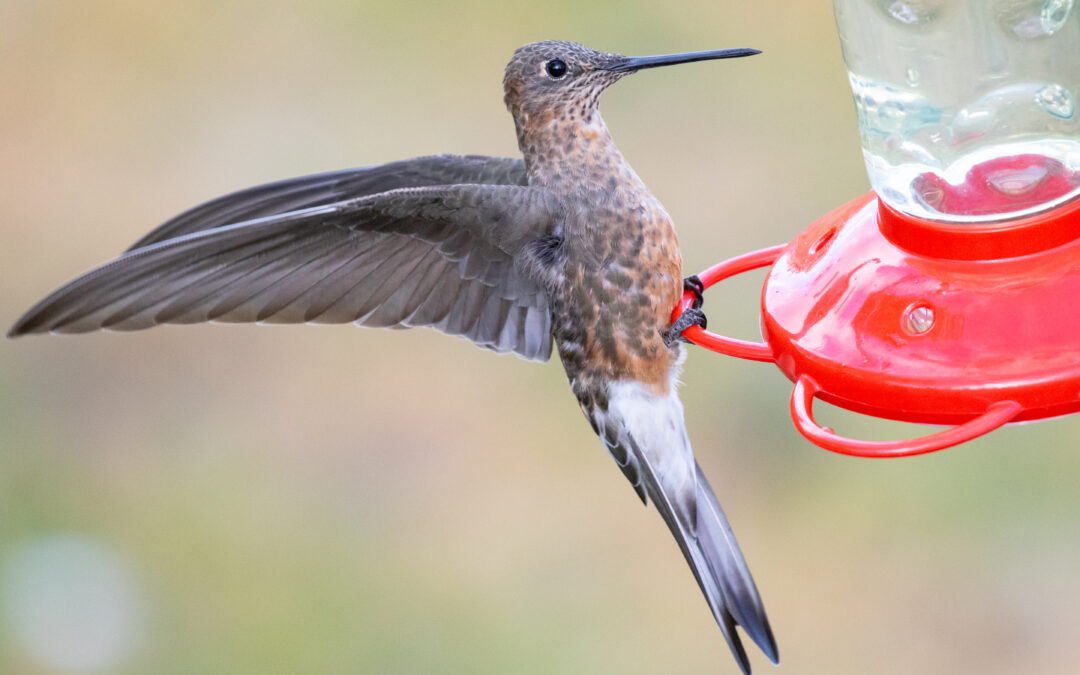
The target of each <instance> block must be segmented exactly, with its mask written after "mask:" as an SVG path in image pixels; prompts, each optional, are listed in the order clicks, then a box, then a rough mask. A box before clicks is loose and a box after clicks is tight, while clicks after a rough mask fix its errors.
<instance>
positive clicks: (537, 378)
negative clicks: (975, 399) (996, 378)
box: [0, 0, 1080, 675]
mask: <svg viewBox="0 0 1080 675" xmlns="http://www.w3.org/2000/svg"><path fill="white" fill-rule="evenodd" d="M549 38H560V39H571V40H576V41H580V42H583V43H586V44H589V45H591V46H595V47H598V48H602V49H605V50H611V51H619V52H622V53H627V54H649V53H662V52H671V51H683V50H697V49H708V48H717V47H731V46H752V47H756V48H759V49H762V50H764V52H765V53H764V55H762V56H758V57H754V58H753V59H745V60H739V61H732V62H722V63H713V64H698V65H691V66H684V67H681V68H673V69H667V70H664V71H652V72H648V73H641V74H639V75H637V76H635V77H633V78H630V79H628V80H626V81H624V82H622V83H620V84H619V85H618V86H616V87H615V88H613V89H612V90H611V91H609V92H608V93H607V94H606V95H605V99H604V102H603V107H602V109H603V113H604V116H605V119H606V120H607V122H608V125H609V126H610V127H611V129H612V130H613V133H614V134H615V137H616V139H617V140H618V142H619V144H620V147H621V148H622V149H623V151H624V153H625V154H626V156H627V157H628V158H629V159H630V161H631V162H632V163H633V164H634V166H635V168H636V169H637V170H638V172H639V173H640V174H641V176H642V177H643V178H644V179H645V181H646V182H647V183H648V184H649V185H650V186H651V187H652V188H653V190H654V192H655V193H656V194H657V195H659V197H660V198H661V200H662V201H663V202H664V203H665V204H666V206H667V207H668V210H669V211H670V213H671V214H672V216H673V217H674V219H675V221H676V223H677V224H678V226H679V231H680V235H681V241H682V245H683V249H684V255H685V259H686V265H687V271H688V272H689V271H696V270H699V269H702V268H704V267H705V266H707V265H708V264H711V263H713V262H715V261H717V260H720V259H723V258H726V257H730V256H732V255H735V254H737V253H740V252H743V251H748V250H751V249H755V248H760V247H764V246H767V245H772V244H774V243H779V242H782V241H786V240H788V239H790V238H791V237H792V236H793V235H794V234H796V233H797V232H798V231H799V230H801V229H802V228H803V227H805V226H806V225H807V224H809V223H810V222H811V221H812V220H814V219H815V218H816V217H817V216H819V215H821V214H822V213H824V212H825V211H827V210H829V209H830V208H832V207H834V206H836V205H838V204H840V203H842V202H843V201H846V200H848V199H850V198H852V197H854V196H856V195H858V194H860V193H862V192H863V191H865V190H866V189H867V183H866V178H865V175H864V173H863V168H862V160H861V155H860V151H859V146H858V136H857V131H856V126H855V119H854V112H853V106H852V104H851V101H850V94H849V91H848V89H847V84H846V77H845V72H844V70H843V65H842V63H841V60H840V53H839V46H838V44H837V40H836V37H835V30H834V26H833V22H832V16H831V12H830V8H829V6H828V3H825V2H816V3H808V2H796V1H795V0H786V1H784V0H762V1H761V2H754V3H746V2H733V1H732V2H699V1H690V2H681V3H657V2H643V1H640V0H629V1H626V0H624V1H621V2H609V1H606V0H600V1H596V2H591V3H577V2H564V1H562V0H549V1H548V2H544V3H514V2H498V3H495V2H480V1H470V0H463V1H460V2H454V3H434V2H433V3H420V2H397V3H389V2H377V3H376V2H363V1H338V0H318V1H315V2H307V3H295V4H292V5H287V4H285V3H266V2H255V1H254V0H250V1H237V2H220V1H218V0H214V1H213V2H210V1H207V0H195V1H191V2H183V3H178V2H138V3H132V2H123V1H115V2H98V1H95V2H82V1H74V0H71V1H59V0H58V1H50V2H41V1H39V0H3V1H2V2H0V242H2V245H0V274H2V283H0V323H3V324H4V325H5V326H7V325H10V324H11V323H12V322H14V321H15V319H16V318H17V317H18V316H19V314H20V313H21V312H22V311H24V310H25V309H27V308H28V307H29V306H30V305H31V304H32V303H33V302H35V301H37V300H38V299H40V298H41V297H43V296H44V295H45V294H46V293H47V292H49V291H51V290H53V289H54V288H55V287H57V286H58V285H59V284H61V283H62V282H64V281H66V280H67V279H69V278H71V277H73V276H74V275H76V274H78V273H79V272H82V271H84V270H86V269H89V268H90V267H92V266H95V265H97V264H99V263H101V262H103V261H106V260H108V259H109V258H111V257H112V256H114V255H115V254H117V253H118V252H120V251H121V250H123V249H124V248H125V247H127V246H128V245H129V244H130V243H132V242H133V241H134V240H135V239H136V238H138V237H139V236H140V235H142V234H143V233H145V232H146V231H148V230H149V229H150V228H152V227H153V226H155V225H157V224H158V223H160V222H162V221H163V220H165V219H166V218H168V217H170V216H172V215H174V214H176V213H177V212H179V211H181V210H183V209H184V208H186V207H189V206H192V205H194V204H196V203H198V202H200V201H203V200H205V199H208V198H211V197H214V196H217V195H219V194H223V193H225V192H228V191H231V190H233V189H238V188H242V187H246V186H250V185H254V184H257V183H261V182H265V181H270V180H274V179H279V178H285V177H290V176H295V175H301V174H305V173H313V172H318V171H325V170H331V169H338V168H344V167H348V166H357V165H365V164H377V163H381V162H386V161H391V160H395V159H401V158H406V157H411V156H417V155H424V154H431V153H437V152H454V153H469V152H474V153H486V154H493V155H514V154H516V147H515V143H514V136H513V128H512V125H511V122H510V119H509V117H508V115H507V114H506V112H505V110H504V108H503V104H502V92H501V86H500V85H501V78H502V68H503V66H504V64H505V63H506V61H507V59H508V58H509V56H510V54H511V53H512V51H513V50H514V49H515V48H516V47H517V46H519V45H520V44H523V43H525V42H530V41H533V40H538V39H549ZM761 279H762V276H761V275H758V276H754V275H747V278H746V279H739V280H736V281H733V282H731V283H730V284H727V285H725V286H724V287H723V288H721V289H717V290H716V291H714V292H711V293H710V294H709V298H708V302H707V305H706V310H707V311H708V313H709V317H710V323H711V324H712V325H713V326H720V327H724V328H725V330H727V331H728V332H730V333H733V334H737V335H742V336H745V337H752V336H754V335H755V334H756V317H755V305H756V296H757V288H758V287H759V286H760V283H761ZM683 379H684V381H685V386H684V388H683V395H684V400H685V403H686V412H687V422H688V425H689V428H690V434H691V437H692V438H693V439H694V441H695V446H696V451H697V454H698V456H699V458H700V461H701V463H702V465H703V466H704V467H705V469H706V471H707V473H708V474H709V475H710V476H711V477H712V482H713V484H714V486H715V487H716V489H717V492H718V493H719V494H720V495H721V500H722V502H723V503H724V505H725V507H726V509H727V511H728V515H729V516H730V518H731V520H732V522H733V524H734V528H735V531H736V533H737V534H738V536H739V538H740V541H741V543H742V546H743V549H744V551H745V552H746V554H747V557H748V558H749V560H750V563H751V567H752V568H753V570H754V573H755V576H756V578H757V581H758V584H759V586H760V588H761V591H762V594H763V596H764V599H765V601H766V605H767V607H768V611H769V616H770V618H771V620H772V623H773V626H774V628H775V630H776V633H777V636H778V639H779V643H780V651H781V656H782V664H783V665H782V667H783V669H784V670H783V672H790V673H830V674H837V673H870V672H872V673H916V672H920V673H921V672H935V673H961V672H962V673H967V672H978V673H984V674H992V673H1016V672H1024V673H1073V672H1075V670H1076V663H1077V661H1078V658H1080V642H1078V641H1077V639H1076V638H1077V635H1078V634H1080V581H1078V575H1077V570H1078V569H1080V524H1078V516H1077V513H1078V512H1080V489H1078V486H1080V451H1078V441H1080V418H1075V417H1074V418H1067V419H1061V420H1054V421H1048V422H1042V423H1039V424H1033V425H1028V426H1023V427H1013V428H1008V429H1004V430H1001V431H998V432H996V433H994V434H992V435H991V436H990V437H988V438H985V439H982V440H978V441H975V442H972V443H969V444H967V445H965V446H963V447H960V448H956V449H952V450H950V451H947V452H944V453H940V454H937V455H933V456H928V457H922V458H916V459H909V460H901V461H861V460H854V459H847V458H842V457H838V456H834V455H830V454H828V453H826V452H824V451H821V450H819V449H817V448H815V447H813V446H811V445H810V444H808V443H807V442H805V441H803V440H802V439H801V438H800V437H799V436H798V435H797V434H796V432H795V431H794V430H793V429H792V427H791V424H790V421H789V419H788V415H787V410H786V405H787V396H788V393H789V391H790V383H789V382H787V381H786V380H785V379H784V378H783V376H782V375H781V374H780V373H779V372H778V371H777V370H776V369H774V368H772V367H770V366H767V365H763V364H754V363H746V362H737V361H735V360H732V359H727V358H722V357H719V356H716V355H711V354H709V353H705V352H703V351H701V350H693V353H692V354H691V356H690V359H689V362H688V366H687V369H686V372H685V375H684V378H683ZM823 408H824V406H823ZM822 416H823V417H824V419H825V421H826V422H827V423H832V424H834V425H835V426H837V427H839V428H841V429H843V430H844V431H847V432H850V433H851V434H852V435H858V436H863V437H870V438H882V437H901V436H904V435H913V434H915V433H922V432H924V431H925V429H922V428H916V429H912V428H908V427H905V426H903V425H899V424H887V423H883V422H880V421H866V420H861V419H859V418H857V417H855V416H853V415H850V414H846V413H842V412H839V411H835V410H824V411H823V412H822ZM752 659H753V661H754V664H755V666H756V667H757V668H758V669H760V670H762V671H765V672H769V666H768V664H767V662H766V661H765V659H764V658H762V657H760V655H759V654H757V653H755V654H753V656H752ZM0 672H3V673H9V674H13V675H29V674H40V673H82V672H107V673H159V674H168V673H297V672H304V673H365V672H370V673H416V672H424V673H474V672H512V673H551V672H575V673H578V672H581V673H584V672H606V673H658V672H660V673H663V672H709V673H734V672H736V669H735V666H734V663H733V662H732V661H731V659H730V657H729V655H728V654H727V648H726V646H725V645H724V643H723V639H722V637H721V635H720V633H719V631H718V630H717V628H716V627H715V625H714V624H713V621H712V619H711V617H710V616H709V613H708V610H707V608H706V606H705V604H704V602H703V601H702V599H701V598H700V596H699V593H698V590H697V588H696V586H695V584H694V582H693V579H692V577H691V575H690V574H689V572H688V570H687V569H686V566H685V564H684V562H683V561H682V559H681V556H680V554H679V552H678V550H677V548H676V547H675V546H674V545H673V543H672V541H671V539H670V535H669V534H668V532H667V531H666V529H665V528H664V526H663V524H662V522H661V520H660V518H659V517H657V515H656V514H655V513H654V512H653V510H652V509H651V508H650V509H649V510H646V509H644V508H642V506H641V504H640V503H639V502H638V500H637V497H636V496H635V495H634V493H633V491H632V490H631V489H630V488H629V486H628V485H627V484H626V481H625V479H624V478H623V476H622V475H621V473H620V472H619V471H617V470H616V468H615V467H614V465H613V463H612V461H611V459H610V458H609V457H608V456H607V453H606V452H605V451H604V449H603V447H602V446H601V445H600V444H599V443H598V442H597V441H596V440H595V439H594V438H593V437H592V435H591V433H590V431H589V428H588V425H587V424H586V423H585V422H584V420H583V419H582V418H581V414H580V412H579V411H578V409H577V406H576V404H575V403H574V401H573V400H572V398H571V397H570V396H569V395H568V392H567V387H566V382H565V377H564V375H563V374H562V372H561V369H560V368H559V367H558V366H557V365H556V364H554V363H551V364H547V365H543V366H541V365H536V364H531V363H526V362H523V361H520V360H517V359H515V358H513V357H507V356H502V357H500V356H496V355H494V354H491V353H487V352H485V351H482V350H479V349H476V348H475V347H473V346H471V345H469V344H468V343H466V342H464V341H461V340H455V339H451V338H447V337H445V336H442V335H439V334H437V333H434V332H431V331H426V330H415V331H404V332H400V331H399V332H389V331H376V330H364V329H359V328H355V327H351V326H340V327H254V326H195V327H170V328H163V329H157V330H153V331H148V332H142V333H136V334H101V335H89V336H81V337H77V338H71V337H47V338H42V337H34V338H28V339H20V340H18V341H3V342H0Z"/></svg>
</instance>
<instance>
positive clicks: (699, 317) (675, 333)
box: [664, 274, 708, 347]
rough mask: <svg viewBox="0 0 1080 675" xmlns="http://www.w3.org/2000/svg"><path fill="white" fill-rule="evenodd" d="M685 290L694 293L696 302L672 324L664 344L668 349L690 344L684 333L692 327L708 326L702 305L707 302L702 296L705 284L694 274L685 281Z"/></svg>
mask: <svg viewBox="0 0 1080 675" xmlns="http://www.w3.org/2000/svg"><path fill="white" fill-rule="evenodd" d="M683 290H684V291H690V292H691V293H693V294H694V300H693V302H691V303H690V306H689V307H687V308H686V311H685V312H683V313H682V314H680V315H679V318H678V319H675V323H673V324H671V328H669V329H668V332H667V335H665V336H664V342H666V343H667V346H668V347H671V346H673V345H674V344H675V343H676V342H679V341H682V342H689V340H687V339H686V338H685V337H683V331H684V330H686V329H687V328H689V327H690V326H701V328H702V329H704V328H705V326H706V325H707V324H708V321H707V320H706V319H705V313H704V312H702V311H701V305H702V304H704V302H705V296H704V295H702V294H703V293H704V292H705V284H703V283H701V279H699V278H698V275H696V274H692V275H690V276H688V277H686V278H685V279H683Z"/></svg>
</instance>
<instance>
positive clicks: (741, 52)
mask: <svg viewBox="0 0 1080 675" xmlns="http://www.w3.org/2000/svg"><path fill="white" fill-rule="evenodd" d="M760 53H761V51H760V50H757V49H747V48H745V47H736V48H734V49H713V50H711V51H707V52H687V53H685V54H662V55H660V56H628V57H626V60H625V61H618V62H616V63H612V64H611V65H609V66H607V67H606V68H604V70H610V71H613V72H616V73H632V72H634V71H636V70H642V69H644V68H659V67H660V66H674V65H675V64H677V63H692V62H694V61H712V60H713V59H735V58H738V57H740V56H753V55H754V54H760Z"/></svg>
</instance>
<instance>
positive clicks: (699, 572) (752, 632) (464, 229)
mask: <svg viewBox="0 0 1080 675" xmlns="http://www.w3.org/2000/svg"><path fill="white" fill-rule="evenodd" d="M756 53H758V52H757V51H756V50H752V49H724V50H716V51H705V52H692V53H686V54H673V55H665V56H649V57H635V58H631V57H625V56H620V55H618V54H611V53H603V52H598V51H595V50H593V49H589V48H587V47H583V46H582V45H579V44H575V43H572V42H561V41H548V42H536V43H533V44H529V45H526V46H524V47H521V48H520V49H518V50H517V51H516V52H515V53H514V56H513V58H512V59H511V60H510V63H509V64H508V65H507V67H506V75H505V78H504V91H505V102H506V107H507V108H508V109H509V111H510V113H511V114H512V115H513V118H514V126H515V128H516V131H517V140H518V146H519V147H520V149H521V153H522V155H523V156H524V159H523V160H522V159H503V158H495V157H483V156H451V155H439V156H430V157H422V158H419V159H412V160H407V161H402V162H395V163H391V164H385V165H382V166H373V167H365V168H359V169H350V170H345V171H339V172H333V173H324V174H318V175H314V176H306V177H301V178H295V179H291V180H285V181H281V182H277V183H271V184H268V185H261V186H258V187H254V188H250V189H247V190H243V191H240V192H236V193H233V194H229V195H226V196H224V197H220V198H218V199H214V200H212V201H210V202H207V203H205V204H203V205H201V206H197V207H195V208H193V209H191V210H189V211H186V212H185V213H182V214H180V215H179V216H176V217H175V218H173V219H172V220H169V221H168V222H166V223H164V224H163V225H161V226H159V227H158V228H156V229H154V230H153V231H151V232H150V233H149V234H147V235H146V236H144V237H143V238H142V239H140V240H139V241H138V242H136V243H135V245H134V246H132V247H131V248H130V249H128V250H127V251H126V252H125V253H124V254H122V255H121V256H120V257H118V258H116V259H115V260H113V261H112V262H109V263H107V264H105V265H102V266H101V267H98V268H97V269H95V270H93V271H91V272H89V273H87V274H85V275H83V276H81V277H79V278H77V279H75V280H74V281H72V282H70V283H68V284H67V285H65V286H63V287H62V288H60V289H59V290H57V291H56V292H54V293H52V294H51V295H49V296H48V297H47V298H45V299H44V300H42V301H41V302H40V303H38V304H37V305H36V306H35V307H34V308H33V309H31V310H30V311H29V312H27V314H26V315H25V316H23V317H22V318H21V319H20V320H19V321H18V323H16V324H15V326H14V327H13V328H12V329H11V331H10V333H9V336H12V337H14V336H19V335H24V334H27V333H45V332H55V333H80V332H86V331H94V330H99V329H112V330H136V329H142V328H150V327H152V326H156V325H159V324H168V323H174V324H179V323H198V322H205V321H227V322H245V323H246V322H257V323H348V322H354V323H357V324H360V325H364V326H385V327H412V326H429V327H432V328H435V329H438V330H440V331H443V332H445V333H449V334H451V335H458V336H462V337H465V338H467V339H469V340H472V341H473V342H475V343H477V344H478V345H480V346H482V347H486V348H489V349H492V350H495V351H498V352H513V353H515V354H517V355H519V356H521V357H524V358H526V359H532V360H536V361H546V360H547V359H548V358H549V357H550V355H551V351H552V345H553V344H554V345H555V346H556V348H557V349H558V353H559V358H560V360H561V361H562V364H563V367H564V368H565V370H566V374H567V377H568V378H569V380H570V388H571V390H572V391H573V393H574V396H575V397H577V400H578V402H579V404H580V406H581V410H582V412H584V413H585V417H586V418H587V419H588V420H589V423H590V424H591V425H592V428H593V430H594V431H595V432H596V434H597V436H599V437H600V439H601V440H602V441H603V442H604V444H605V446H606V447H607V449H608V451H609V452H610V453H611V455H612V457H613V458H614V459H615V462H616V463H617V464H618V466H619V468H620V469H621V470H622V472H623V473H624V474H625V475H626V478H627V479H629V481H630V483H631V484H632V485H633V487H634V490H635V491H636V492H637V494H638V496H639V497H640V498H641V500H642V501H643V502H645V503H646V504H648V502H649V501H651V502H652V503H653V504H654V506H655V507H656V509H657V510H658V511H659V512H660V515H661V516H662V517H663V519H664V522H665V523H666V524H667V526H668V528H670V530H671V533H672V534H673V535H674V536H675V540H676V542H677V543H678V545H679V548H680V549H681V550H682V553H683V555H684V556H685V557H686V561H687V562H688V563H689V565H690V569H691V570H692V571H693V574H694V577H695V578H696V579H697V582H698V585H699V586H700V587H701V591H702V592H703V593H704V595H705V599H706V600H707V602H708V605H709V609H710V610H711V611H712V614H713V617H714V618H715V619H716V622H717V624H718V625H719V627H720V630H721V631H722V632H723V635H724V637H725V638H726V640H727V642H728V645H729V647H730V648H731V651H732V653H733V654H734V656H735V658H736V660H737V661H738V663H739V666H740V667H741V668H742V670H743V672H745V673H749V672H750V663H749V659H748V658H747V655H746V651H745V650H744V648H743V645H742V642H741V639H740V637H739V635H738V634H737V633H736V630H735V626H736V625H740V626H742V628H743V630H744V631H745V632H746V634H747V635H748V636H749V637H750V638H751V639H752V640H753V641H754V642H755V643H757V645H758V646H759V647H760V648H761V649H762V651H763V652H764V653H765V655H766V656H767V657H768V658H769V659H770V660H771V661H773V662H774V663H775V662H777V660H778V656H777V648H776V641H775V639H774V638H773V634H772V629H771V628H770V626H769V622H768V619H767V618H766V616H765V610H764V608H763V606H762V602H761V598H760V597H759V595H758V591H757V588H756V587H755V585H754V581H753V578H752V577H751V576H750V571H749V569H748V568H747V565H746V562H745V560H744V559H743V555H742V553H741V551H740V550H739V546H738V544H737V543H736V541H735V538H734V535H733V534H732V532H731V527H730V526H729V525H728V522H727V518H726V517H725V515H724V512H723V511H722V510H721V508H720V505H719V503H718V502H717V499H716V496H715V495H714V494H713V490H712V488H711V487H710V485H709V483H708V481H707V480H706V479H705V476H704V474H703V473H702V471H701V468H700V467H699V466H698V464H697V462H696V460H695V459H694V455H693V452H692V450H691V447H690V441H689V439H688V438H687V433H686V427H685V423H684V421H683V408H682V404H681V403H680V401H679V398H678V396H677V394H676V381H677V378H678V376H679V372H680V370H681V366H682V362H683V360H684V358H685V351H684V347H683V344H682V341H681V340H680V334H681V332H682V330H683V329H685V328H686V327H687V325H689V323H691V322H693V323H699V324H700V323H702V322H703V321H704V315H703V314H701V312H700V310H697V311H696V314H695V313H694V312H691V313H689V314H687V315H685V316H688V317H690V321H687V320H685V319H683V318H680V320H679V321H678V322H676V323H675V324H674V325H673V324H672V321H671V312H672V309H673V307H674V306H675V305H676V302H677V301H678V299H679V298H680V297H681V296H682V294H683V291H684V280H683V277H682V271H681V270H682V256H681V254H680V251H679V245H678V240H677V239H676V236H675V230H674V228H673V227H672V223H671V218H670V217H669V216H668V214H667V212H666V211H665V210H664V207H663V206H662V205H661V204H660V202H659V201H658V200H657V199H656V197H654V196H653V195H652V193H650V191H649V189H648V188H647V187H646V186H645V184H644V183H643V182H642V181H641V179H640V178H639V177H638V175H637V174H636V173H635V172H634V170H633V169H632V168H631V167H630V165H629V164H628V163H627V161H626V159H625V158H624V157H623V155H622V154H621V153H620V152H619V149H618V148H617V147H616V146H615V143H614V141H613V140H612V138H611V133H610V132H609V131H608V128H607V126H606V125H605V124H604V121H603V119H601V117H600V113H599V111H598V103H599V98H600V95H601V94H602V93H603V91H604V90H605V89H606V88H607V87H608V86H609V85H611V84H612V83H614V82H616V81H618V80H619V79H621V78H622V77H624V76H626V75H629V74H631V73H634V72H637V71H639V70H642V69H645V68H654V67H657V66H666V65H672V64H679V63H687V62H691V61H705V60H711V59H723V58H731V57H740V56H749V55H751V54H756ZM686 283H688V284H689V285H690V287H691V288H694V289H695V290H697V291H698V292H700V287H695V286H694V284H693V281H692V278H691V281H689V282H686ZM698 297H699V298H700V294H699V295H698ZM695 309H696V308H695Z"/></svg>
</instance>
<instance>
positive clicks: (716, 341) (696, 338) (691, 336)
mask: <svg viewBox="0 0 1080 675" xmlns="http://www.w3.org/2000/svg"><path fill="white" fill-rule="evenodd" d="M787 246H788V245H787V244H780V245H778V246H771V247H769V248H763V249H761V250H760V251H751V252H750V253H745V254H743V255H741V256H738V257H737V258H732V259H730V260H725V261H724V262H722V263H717V264H716V265H713V266H712V267H710V268H709V269H707V270H705V271H704V272H702V273H701V274H699V275H698V278H699V279H701V285H702V286H704V287H705V288H709V287H710V286H712V285H713V284H715V283H717V282H719V281H723V280H724V279H727V278H728V277H733V276H735V275H736V274H741V273H743V272H748V271H750V270H754V269H757V268H759V267H768V266H769V265H772V264H773V263H774V262H776V259H777V258H779V257H780V254H781V253H783V252H784V249H786V248H787ZM693 302H694V294H693V292H692V291H686V292H684V293H683V296H682V300H680V301H679V304H678V305H676V307H675V310H674V311H673V312H672V313H671V320H672V322H674V321H675V320H676V319H678V318H679V317H680V316H681V315H682V313H683V312H685V311H686V310H687V309H688V308H689V307H690V305H691V304H692V303H693ZM683 335H684V336H685V337H686V339H687V340H690V342H693V343H694V344H696V345H698V346H699V347H704V348H705V349H711V350H712V351H714V352H718V353H720V354H726V355H728V356H735V357H738V358H740V359H749V360H751V361H768V362H769V363H772V362H773V361H774V358H773V351H772V347H770V346H769V345H768V344H766V343H764V342H750V341H748V340H738V339H736V338H729V337H724V336H723V335H717V334H716V333H712V332H710V331H707V330H705V329H704V328H702V327H700V326H690V327H689V328H687V329H686V330H685V331H683Z"/></svg>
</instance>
